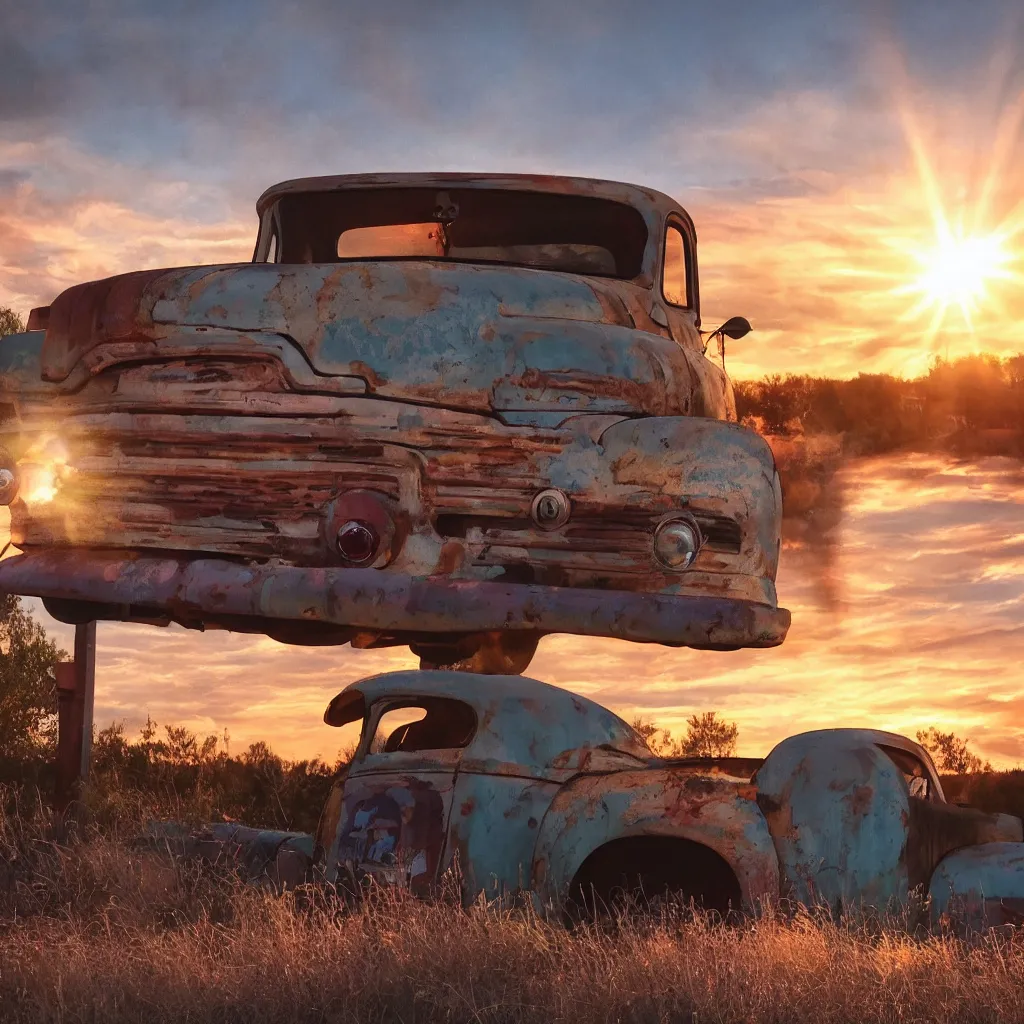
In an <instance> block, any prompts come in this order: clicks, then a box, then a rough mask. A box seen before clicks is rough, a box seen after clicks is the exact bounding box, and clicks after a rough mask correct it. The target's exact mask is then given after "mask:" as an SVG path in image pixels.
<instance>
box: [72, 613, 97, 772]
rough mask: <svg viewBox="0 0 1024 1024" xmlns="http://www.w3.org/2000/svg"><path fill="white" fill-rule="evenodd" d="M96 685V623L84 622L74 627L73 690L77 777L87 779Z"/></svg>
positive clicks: (90, 757)
mask: <svg viewBox="0 0 1024 1024" xmlns="http://www.w3.org/2000/svg"><path fill="white" fill-rule="evenodd" d="M95 684H96V623H95V622H85V623H82V624H81V625H78V626H75V690H76V691H77V692H78V693H79V694H80V696H81V701H82V720H81V730H82V731H81V737H82V739H81V748H80V753H79V759H78V777H79V778H80V779H81V780H82V781H83V782H84V781H85V780H86V779H88V778H89V764H90V762H91V760H92V713H93V704H94V701H95Z"/></svg>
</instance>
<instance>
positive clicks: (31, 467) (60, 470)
mask: <svg viewBox="0 0 1024 1024" xmlns="http://www.w3.org/2000/svg"><path fill="white" fill-rule="evenodd" d="M72 472H73V470H72V467H71V466H70V465H69V464H68V450H67V447H66V446H65V444H64V443H63V441H61V440H60V439H59V438H57V437H52V436H47V437H43V438H40V439H39V441H37V442H36V443H35V444H34V445H32V447H31V448H30V449H29V450H28V451H27V452H26V453H25V455H24V456H23V458H22V460H21V462H19V464H18V475H19V476H20V478H21V488H20V497H21V500H22V501H24V502H25V504H26V505H45V504H47V503H49V502H51V501H53V499H54V498H56V497H57V493H58V492H59V491H60V488H61V485H62V484H63V483H64V481H65V480H67V478H68V477H69V476H70V475H71V473H72Z"/></svg>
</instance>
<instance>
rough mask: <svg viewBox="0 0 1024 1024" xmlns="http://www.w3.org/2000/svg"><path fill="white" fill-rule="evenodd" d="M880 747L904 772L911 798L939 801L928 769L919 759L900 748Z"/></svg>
mask: <svg viewBox="0 0 1024 1024" xmlns="http://www.w3.org/2000/svg"><path fill="white" fill-rule="evenodd" d="M879 747H880V749H882V750H883V751H885V753H886V754H888V756H889V758H890V760H892V761H893V762H894V763H895V764H896V767H897V768H899V770H900V771H901V772H903V778H904V779H906V780H907V787H908V788H909V789H910V795H911V796H918V797H921V799H922V800H936V799H938V794H937V793H935V792H934V788H933V786H932V783H931V778H930V773H929V771H928V767H927V765H925V763H924V762H923V761H922V760H921V759H920V758H919V757H917V756H916V755H915V754H913V753H911V751H909V750H903V749H901V748H900V747H890V746H887V745H885V744H879Z"/></svg>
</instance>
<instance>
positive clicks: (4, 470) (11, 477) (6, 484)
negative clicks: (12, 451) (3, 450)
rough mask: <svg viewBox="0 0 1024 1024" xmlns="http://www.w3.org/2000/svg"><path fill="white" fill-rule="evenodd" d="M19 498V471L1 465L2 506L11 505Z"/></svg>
mask: <svg viewBox="0 0 1024 1024" xmlns="http://www.w3.org/2000/svg"><path fill="white" fill-rule="evenodd" d="M17 496H18V473H17V470H15V469H14V467H13V466H7V465H0V505H10V503H11V502H12V501H14V499H15V498H16V497H17Z"/></svg>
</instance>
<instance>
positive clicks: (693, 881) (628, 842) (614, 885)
mask: <svg viewBox="0 0 1024 1024" xmlns="http://www.w3.org/2000/svg"><path fill="white" fill-rule="evenodd" d="M664 896H671V897H673V898H674V899H677V900H681V901H683V902H689V901H691V900H692V901H693V903H694V904H695V905H696V906H699V907H701V908H703V909H704V910H705V911H710V912H714V913H717V914H720V915H722V916H723V917H725V916H727V915H729V914H731V913H736V912H737V911H738V910H739V909H740V905H741V902H742V896H743V894H742V889H741V887H740V882H739V879H738V878H737V876H736V872H735V871H733V869H732V867H731V865H730V864H729V862H728V861H727V860H726V859H725V858H724V857H723V856H722V855H721V854H719V853H717V852H716V851H715V850H712V849H711V847H710V846H705V845H704V844H703V843H698V842H695V841H693V840H691V839H683V838H681V837H678V836H626V837H624V838H622V839H613V840H611V841H610V842H607V843H605V844H604V845H602V846H599V847H598V848H597V849H596V850H594V851H593V852H592V853H590V855H589V856H588V857H587V858H586V860H584V862H583V863H582V864H581V865H580V867H579V870H577V872H576V875H575V877H574V878H573V880H572V883H571V885H570V887H569V900H568V906H567V911H568V913H569V915H570V917H573V918H577V917H578V916H579V914H580V911H584V912H586V913H587V914H588V915H593V914H594V913H595V912H596V913H602V912H608V911H614V910H615V908H616V906H617V905H620V906H621V905H622V904H623V903H624V902H625V903H628V904H632V905H633V906H637V907H639V908H640V909H645V908H649V907H650V906H651V904H652V902H654V901H656V900H658V899H659V898H660V897H664Z"/></svg>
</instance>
